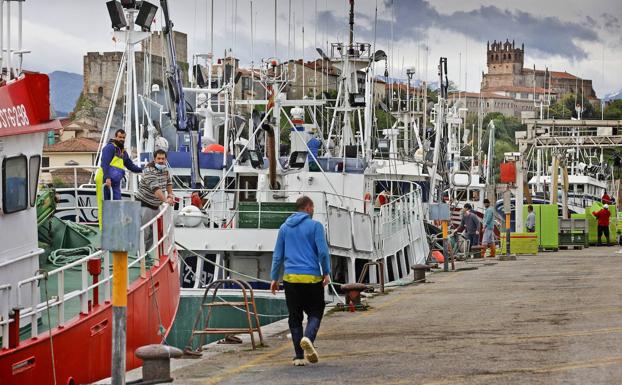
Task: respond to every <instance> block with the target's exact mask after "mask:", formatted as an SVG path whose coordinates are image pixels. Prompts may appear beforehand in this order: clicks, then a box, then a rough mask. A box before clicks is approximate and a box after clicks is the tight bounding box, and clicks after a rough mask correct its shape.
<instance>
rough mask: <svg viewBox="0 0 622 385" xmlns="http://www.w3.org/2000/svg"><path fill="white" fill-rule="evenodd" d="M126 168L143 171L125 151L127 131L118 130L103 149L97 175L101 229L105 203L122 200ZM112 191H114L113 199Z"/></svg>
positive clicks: (137, 171) (96, 183)
mask: <svg viewBox="0 0 622 385" xmlns="http://www.w3.org/2000/svg"><path fill="white" fill-rule="evenodd" d="M126 168H127V169H129V170H130V171H132V172H136V173H139V172H142V171H143V169H142V168H140V167H138V166H137V165H135V164H134V163H133V162H132V160H131V159H130V156H129V155H128V153H127V151H125V130H123V129H118V130H117V131H116V132H115V133H114V139H110V141H109V142H108V144H106V145H105V146H104V148H103V149H102V153H101V166H100V167H99V168H98V169H97V172H96V173H95V185H96V187H97V207H98V214H99V215H98V216H99V227H101V217H102V215H101V214H102V213H101V210H102V203H103V201H104V200H107V201H108V200H111V199H112V200H121V180H122V179H123V177H124V176H125V169H126ZM104 185H105V186H106V187H104ZM102 190H103V197H102ZM110 190H112V197H111V196H110Z"/></svg>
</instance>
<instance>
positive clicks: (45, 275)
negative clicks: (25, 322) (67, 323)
mask: <svg viewBox="0 0 622 385" xmlns="http://www.w3.org/2000/svg"><path fill="white" fill-rule="evenodd" d="M37 273H38V274H43V279H44V280H45V307H46V309H47V315H48V335H49V338H50V352H51V356H52V376H54V385H56V362H55V360H54V340H53V338H52V321H51V320H50V296H49V294H48V272H47V271H45V270H39V271H38V272H37ZM32 306H33V309H34V308H35V307H36V305H35V304H34V303H33V304H32ZM35 322H36V321H35Z"/></svg>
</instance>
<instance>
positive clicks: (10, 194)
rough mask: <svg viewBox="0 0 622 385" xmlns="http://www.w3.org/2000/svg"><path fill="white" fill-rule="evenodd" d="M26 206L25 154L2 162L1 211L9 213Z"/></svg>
mask: <svg viewBox="0 0 622 385" xmlns="http://www.w3.org/2000/svg"><path fill="white" fill-rule="evenodd" d="M26 208H28V161H27V158H26V156H25V155H18V156H13V157H10V158H4V161H3V162H2V211H3V212H4V213H5V214H11V213H15V212H18V211H22V210H26Z"/></svg>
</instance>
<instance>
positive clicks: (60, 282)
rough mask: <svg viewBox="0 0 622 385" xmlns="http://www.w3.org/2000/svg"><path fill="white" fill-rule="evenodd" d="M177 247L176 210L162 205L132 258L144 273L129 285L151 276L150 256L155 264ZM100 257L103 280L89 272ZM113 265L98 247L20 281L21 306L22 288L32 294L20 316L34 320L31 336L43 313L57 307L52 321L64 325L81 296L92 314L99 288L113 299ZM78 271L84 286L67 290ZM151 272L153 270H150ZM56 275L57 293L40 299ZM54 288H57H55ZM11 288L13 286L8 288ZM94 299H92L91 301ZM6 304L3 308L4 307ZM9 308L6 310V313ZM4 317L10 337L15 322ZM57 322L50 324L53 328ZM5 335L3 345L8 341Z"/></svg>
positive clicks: (3, 326) (131, 264)
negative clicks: (70, 276) (67, 282)
mask: <svg viewBox="0 0 622 385" xmlns="http://www.w3.org/2000/svg"><path fill="white" fill-rule="evenodd" d="M149 231H151V234H153V236H152V239H153V240H154V241H153V242H152V244H151V245H145V241H144V240H145V239H146V233H148V232H149ZM173 248H174V224H173V209H172V207H170V206H169V205H166V204H164V205H162V207H161V208H160V212H159V213H158V215H157V216H156V217H155V218H153V219H152V220H151V221H149V222H148V223H146V224H144V225H143V226H141V228H140V248H139V251H138V253H137V254H138V255H137V256H132V258H128V261H131V262H129V263H128V267H129V268H132V267H134V266H136V265H139V266H140V275H139V276H138V277H136V278H135V279H134V280H133V281H131V278H130V274H128V288H129V287H130V284H131V283H132V282H136V281H138V280H139V279H147V259H149V258H151V259H152V263H153V265H154V266H158V265H159V264H160V259H161V258H162V257H163V256H169V257H170V256H171V253H172V251H173ZM134 257H135V258H134ZM132 259H133V260H132ZM93 260H96V261H97V260H99V261H101V272H100V273H99V274H103V278H102V279H99V278H97V279H95V277H96V276H99V274H91V273H90V272H89V261H93ZM111 268H112V265H111V263H110V253H109V251H107V250H98V251H96V252H94V253H92V254H90V255H88V256H86V257H84V258H81V259H78V260H76V261H73V262H71V263H69V264H66V265H64V266H61V267H59V268H56V269H54V270H51V271H44V272H39V273H38V274H37V275H35V276H33V277H31V278H28V279H25V280H22V281H19V282H18V286H17V298H18V306H20V307H22V303H23V298H25V297H24V296H23V295H22V291H24V292H25V295H27V296H30V298H31V303H32V305H31V306H30V307H22V309H21V311H20V319H26V320H29V321H30V325H31V331H30V334H31V337H32V338H35V337H36V336H37V335H38V334H39V331H38V324H37V318H38V317H39V315H40V314H43V313H44V312H46V311H48V310H51V309H53V308H55V309H56V319H55V320H50V322H51V323H53V325H54V327H60V326H63V325H64V324H65V321H66V314H65V303H66V302H68V301H70V300H73V299H75V298H78V301H79V303H80V314H88V313H89V312H90V311H91V309H92V306H95V305H97V304H98V303H99V288H103V297H104V301H105V302H106V303H109V302H110V299H111V280H112V278H113V275H112V274H111ZM75 270H78V271H79V274H80V277H81V285H80V289H78V290H74V291H71V292H69V293H65V278H66V275H67V274H68V273H69V272H70V271H73V272H75ZM149 271H150V270H149ZM89 275H92V276H93V283H91V284H89ZM54 276H56V278H57V280H56V282H57V283H56V296H53V297H52V296H50V297H48V298H46V299H45V300H43V301H40V300H39V298H40V286H41V287H45V289H46V292H47V290H48V289H49V288H47V286H42V285H48V282H49V279H50V278H51V277H54ZM6 286H7V285H4V286H0V294H3V291H5V290H7V288H6ZM51 289H54V288H51ZM10 290H11V288H10V286H9V288H8V291H9V292H10ZM91 299H92V302H91ZM4 308H5V307H2V309H4ZM5 312H6V311H3V313H5ZM0 315H1V316H2V320H0V329H1V330H2V336H3V337H4V336H6V335H7V334H5V330H8V325H9V323H10V322H13V320H11V319H7V318H6V315H5V314H0ZM53 325H48V326H49V327H50V328H52V327H53ZM5 340H8V338H3V345H4V344H5V343H6V342H5Z"/></svg>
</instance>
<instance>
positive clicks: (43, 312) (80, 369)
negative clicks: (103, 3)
mask: <svg viewBox="0 0 622 385" xmlns="http://www.w3.org/2000/svg"><path fill="white" fill-rule="evenodd" d="M21 5H22V4H21V2H20V3H18V6H19V7H20V8H21ZM1 6H2V7H5V6H6V7H7V8H10V7H11V6H12V3H11V2H4V3H2V5H1ZM9 12H10V11H9V10H8V9H7V13H9ZM5 15H6V13H5ZM19 15H20V16H21V12H19ZM17 28H19V29H20V34H21V17H20V18H19V19H18V23H17ZM9 41H10V39H9ZM7 50H8V51H9V52H11V54H10V55H12V54H14V52H19V53H20V54H21V52H23V51H22V47H17V49H16V50H15V51H12V50H11V48H10V46H9V47H8V48H7ZM10 55H9V56H10ZM2 69H3V71H2V74H3V75H2V78H3V79H2V81H3V83H2V85H1V86H0V124H1V126H0V162H1V163H2V167H1V177H0V191H1V202H2V204H1V208H2V209H1V212H0V227H1V228H2V233H1V234H0V241H1V242H2V244H3V248H2V250H1V251H0V282H1V283H2V284H1V285H0V340H1V345H2V349H1V350H0V378H1V379H2V380H1V381H2V383H3V384H16V385H17V384H83V383H90V382H94V381H96V380H99V379H102V378H105V377H108V376H110V373H111V362H112V360H111V349H112V343H111V337H112V309H111V308H112V306H111V302H110V299H111V297H110V296H111V283H112V280H113V276H112V275H111V270H110V269H111V265H110V261H111V259H110V257H109V253H108V251H105V250H100V249H98V248H97V247H94V248H93V249H92V251H91V252H89V253H87V255H85V256H81V257H79V258H75V259H73V260H71V261H67V262H66V263H64V264H62V266H56V265H54V264H52V263H51V262H49V261H48V260H47V259H45V258H43V260H40V256H41V255H43V254H49V253H52V252H54V251H57V250H55V249H54V246H53V242H52V241H51V242H50V244H47V245H46V246H47V247H50V248H52V249H51V250H44V249H43V248H41V247H40V246H39V242H38V230H39V229H40V227H39V226H38V225H41V226H44V227H45V226H46V223H47V221H48V220H49V219H50V218H51V217H53V216H52V215H51V213H52V212H53V211H52V210H53V207H54V205H53V204H52V202H51V200H54V194H50V193H49V192H46V193H45V196H43V197H42V198H41V199H37V191H38V186H39V184H38V179H39V173H40V169H41V153H42V149H43V144H44V141H45V139H46V137H47V135H48V132H50V131H55V130H58V129H60V123H59V121H58V120H56V119H52V118H50V101H49V79H48V77H47V75H44V74H38V73H31V72H27V71H23V70H22V69H21V67H18V68H12V67H11V63H10V61H8V63H7V62H4V61H3V65H2ZM37 204H41V206H40V207H36V205H37ZM38 209H39V211H38ZM172 223H173V211H172V208H170V207H164V208H163V209H162V210H161V212H160V213H159V215H158V216H157V218H155V219H154V220H153V221H152V222H151V223H149V224H146V225H145V226H143V228H142V229H141V232H144V231H145V230H146V229H147V228H148V227H152V228H155V232H154V234H157V237H155V238H156V239H157V241H156V243H155V244H154V245H153V246H152V247H150V250H144V249H143V250H141V251H140V252H139V253H138V255H134V256H133V258H130V260H129V261H130V262H129V270H130V274H129V285H128V292H127V296H128V311H127V314H128V319H127V325H128V328H127V350H128V352H133V351H134V350H135V349H137V348H138V347H140V346H143V345H147V344H151V343H159V342H161V341H162V340H163V339H164V338H166V336H167V334H168V332H169V330H170V326H171V324H172V321H173V319H174V317H175V314H176V311H177V305H178V301H179V266H178V264H179V261H178V258H177V254H176V250H175V247H174V226H173V225H172ZM93 231H95V232H96V233H97V230H96V229H95V230H93ZM50 235H51V238H56V240H57V241H62V240H63V238H64V235H65V234H64V233H59V232H54V233H51V234H50ZM91 238H92V239H93V240H95V239H97V238H98V237H97V236H93V237H91ZM90 246H95V242H93V244H91V245H90ZM77 341H79V343H76V342H77ZM139 365H141V361H139V360H138V359H137V358H136V357H135V356H134V355H133V354H131V353H129V354H128V355H127V362H126V366H127V368H128V369H132V368H135V367H138V366H139Z"/></svg>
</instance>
